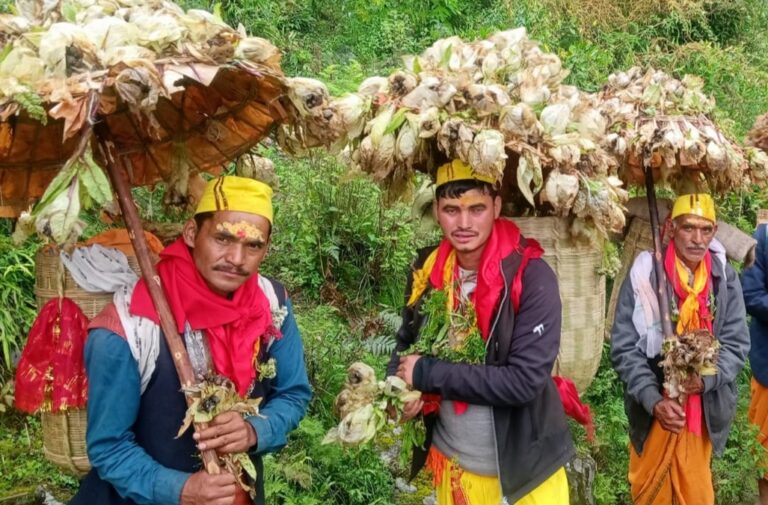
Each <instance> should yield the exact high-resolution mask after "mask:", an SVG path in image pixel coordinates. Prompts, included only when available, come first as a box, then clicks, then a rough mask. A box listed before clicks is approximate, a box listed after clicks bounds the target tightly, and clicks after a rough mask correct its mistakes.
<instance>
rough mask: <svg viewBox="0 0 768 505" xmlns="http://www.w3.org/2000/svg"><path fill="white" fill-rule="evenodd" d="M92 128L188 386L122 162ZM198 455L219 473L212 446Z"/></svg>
mask: <svg viewBox="0 0 768 505" xmlns="http://www.w3.org/2000/svg"><path fill="white" fill-rule="evenodd" d="M95 131H96V138H97V139H98V142H99V147H100V148H101V150H102V154H103V156H104V159H105V160H106V165H107V167H106V168H107V173H108V174H109V179H110V181H111V182H112V188H113V189H114V191H115V193H117V198H118V204H119V205H120V210H121V211H122V213H123V219H124V220H125V225H126V228H127V229H128V236H129V237H130V239H131V244H132V245H133V250H134V251H135V252H136V258H137V259H138V261H139V267H141V275H142V278H143V279H144V282H145V283H146V284H147V288H148V290H149V295H150V297H151V298H152V303H154V305H155V308H156V309H157V314H158V316H159V318H160V328H161V329H162V330H163V334H164V335H165V341H166V342H167V344H168V349H169V350H170V352H171V357H172V358H173V364H174V365H175V367H176V372H177V373H178V374H179V381H180V382H181V386H182V387H188V386H192V385H193V384H194V383H195V374H194V371H193V369H192V364H191V363H190V361H189V355H188V354H187V348H186V347H185V346H184V343H183V342H182V339H181V336H180V335H179V332H178V331H177V330H176V322H175V321H174V319H173V315H172V312H171V308H170V305H168V300H167V299H166V297H165V292H164V291H163V287H162V283H161V281H160V276H159V275H158V274H157V271H156V270H155V266H154V265H153V264H152V260H151V259H150V255H149V247H148V246H147V241H146V240H145V238H144V228H143V226H142V224H141V219H140V218H139V214H138V211H137V210H136V204H135V203H134V201H133V197H132V196H131V191H130V185H129V183H128V176H127V173H126V170H125V166H124V165H123V161H122V159H121V158H120V156H119V155H118V154H117V152H116V150H115V145H114V143H113V142H112V140H111V135H110V133H109V131H108V129H107V127H106V123H104V122H101V123H99V124H97V125H96V126H95ZM185 397H186V400H187V404H188V405H189V404H190V403H191V399H190V398H189V397H188V396H186V395H185ZM194 426H195V431H196V432H197V431H200V430H203V429H205V428H206V427H207V425H206V424H205V423H195V425H194ZM201 456H202V460H203V465H204V466H205V469H206V471H207V472H208V473H210V474H219V473H221V467H220V466H219V460H218V457H217V456H216V453H215V452H214V451H213V450H211V449H207V450H205V451H201Z"/></svg>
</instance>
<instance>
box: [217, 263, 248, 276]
mask: <svg viewBox="0 0 768 505" xmlns="http://www.w3.org/2000/svg"><path fill="white" fill-rule="evenodd" d="M213 270H214V271H216V272H225V273H228V274H235V275H240V276H242V277H248V276H249V275H250V274H249V273H248V272H246V271H245V270H243V269H242V268H237V267H234V268H233V267H227V266H223V265H216V266H214V267H213Z"/></svg>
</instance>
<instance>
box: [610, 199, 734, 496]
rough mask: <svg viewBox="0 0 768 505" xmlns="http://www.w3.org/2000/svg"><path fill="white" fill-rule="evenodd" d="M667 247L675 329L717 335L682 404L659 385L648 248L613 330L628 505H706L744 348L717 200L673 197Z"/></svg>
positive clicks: (657, 323) (657, 322)
mask: <svg viewBox="0 0 768 505" xmlns="http://www.w3.org/2000/svg"><path fill="white" fill-rule="evenodd" d="M670 219H671V227H670V235H671V240H670V243H669V245H667V247H666V250H665V252H664V258H663V260H664V262H663V266H664V271H665V274H666V279H667V286H666V289H667V292H668V293H669V301H670V313H671V314H672V322H673V330H674V331H675V333H676V334H677V335H683V334H685V333H689V332H692V331H697V330H705V331H707V332H709V333H710V334H712V335H714V337H715V338H716V339H717V341H718V342H719V355H718V357H717V363H716V370H714V371H712V373H711V374H703V375H699V374H697V373H692V374H690V375H689V376H688V379H687V381H686V382H685V383H683V384H682V385H681V387H682V389H683V390H684V393H685V394H684V395H683V396H681V398H683V400H682V402H681V401H680V399H679V398H675V399H672V398H669V397H668V396H667V395H666V394H665V392H664V388H663V384H664V377H663V370H662V368H661V367H660V365H659V363H660V360H661V357H662V356H661V353H662V342H663V338H664V337H663V335H662V331H661V319H660V315H659V314H660V311H659V305H658V298H657V295H656V278H655V274H654V271H653V259H652V256H651V254H652V253H651V252H642V253H640V255H638V257H637V259H636V260H635V262H634V263H633V265H632V269H631V271H630V274H629V275H628V276H627V279H626V280H625V281H624V284H623V285H622V287H621V291H620V294H619V299H618V303H617V306H616V317H615V320H614V325H613V329H612V332H611V359H612V361H613V365H614V368H615V369H616V371H617V373H618V375H619V377H620V378H621V380H622V381H623V382H624V386H625V389H624V391H625V402H624V404H625V408H626V413H627V418H628V419H629V436H630V441H631V444H630V462H629V481H630V485H631V492H632V499H633V501H634V502H635V503H643V504H656V505H668V504H670V503H686V504H694V503H695V504H697V505H699V504H700V505H712V504H714V503H715V494H714V489H713V486H712V472H711V469H710V461H711V458H712V452H713V450H714V452H715V453H716V454H721V453H722V451H723V449H724V448H725V443H726V440H727V438H728V431H729V429H730V425H731V421H732V420H733V416H734V414H735V410H736V376H737V375H738V374H739V372H740V371H741V369H742V367H743V366H744V362H745V360H746V355H747V352H748V350H749V334H748V332H747V327H746V314H745V311H744V301H743V299H742V292H741V284H740V283H739V278H738V276H737V275H736V272H735V271H734V270H733V268H732V267H731V266H730V265H729V264H728V263H727V261H726V258H725V250H724V248H723V246H722V245H721V244H720V243H719V242H718V241H717V240H716V239H715V232H716V231H717V222H716V217H715V205H714V202H713V200H712V197H711V196H709V195H707V194H691V195H683V196H681V197H679V198H678V199H677V200H676V201H675V204H674V207H673V209H672V213H671V215H670Z"/></svg>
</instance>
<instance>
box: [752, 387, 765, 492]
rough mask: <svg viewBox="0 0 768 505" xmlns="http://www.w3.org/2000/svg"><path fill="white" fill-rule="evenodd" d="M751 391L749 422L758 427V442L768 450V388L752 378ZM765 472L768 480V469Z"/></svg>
mask: <svg viewBox="0 0 768 505" xmlns="http://www.w3.org/2000/svg"><path fill="white" fill-rule="evenodd" d="M750 389H751V391H752V400H751V401H750V402H749V412H747V418H748V419H749V422H750V423H752V424H754V425H756V426H757V429H758V430H759V431H758V433H757V441H758V442H760V444H762V446H763V447H765V448H766V449H768V388H766V387H765V386H763V385H762V384H760V383H759V382H757V380H755V378H754V377H752V383H751V384H750ZM763 470H765V471H766V473H765V474H763V478H764V479H768V468H763Z"/></svg>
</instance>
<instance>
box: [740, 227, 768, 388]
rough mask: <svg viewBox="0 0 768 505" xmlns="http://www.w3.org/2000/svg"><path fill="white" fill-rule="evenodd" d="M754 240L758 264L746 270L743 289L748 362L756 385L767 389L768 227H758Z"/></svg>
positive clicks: (756, 262)
mask: <svg viewBox="0 0 768 505" xmlns="http://www.w3.org/2000/svg"><path fill="white" fill-rule="evenodd" d="M755 239H756V240H757V251H756V254H755V264H754V265H752V266H751V267H750V268H747V269H746V270H744V273H743V274H742V276H741V285H742V288H743V289H744V304H745V305H746V307H747V313H748V314H749V315H751V316H752V322H751V323H750V325H749V334H750V338H751V339H752V348H751V349H750V351H749V362H750V363H751V365H752V375H754V376H755V379H757V382H759V383H760V384H762V385H763V386H768V225H765V224H763V225H760V226H758V228H757V230H755Z"/></svg>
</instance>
